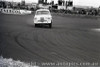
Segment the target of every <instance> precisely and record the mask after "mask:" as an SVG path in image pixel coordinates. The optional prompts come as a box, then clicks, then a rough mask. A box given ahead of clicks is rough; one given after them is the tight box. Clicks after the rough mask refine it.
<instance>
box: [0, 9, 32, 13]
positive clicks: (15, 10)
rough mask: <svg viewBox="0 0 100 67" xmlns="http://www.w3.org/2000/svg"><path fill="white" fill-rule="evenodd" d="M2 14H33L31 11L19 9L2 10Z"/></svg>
mask: <svg viewBox="0 0 100 67" xmlns="http://www.w3.org/2000/svg"><path fill="white" fill-rule="evenodd" d="M0 12H1V13H4V14H19V15H21V14H31V13H32V12H31V11H29V10H18V9H7V8H6V9H3V8H0Z"/></svg>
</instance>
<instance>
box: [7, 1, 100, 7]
mask: <svg viewBox="0 0 100 67" xmlns="http://www.w3.org/2000/svg"><path fill="white" fill-rule="evenodd" d="M6 1H14V2H21V0H6ZM25 1H26V2H27V3H31V2H35V3H37V2H38V0H25ZM47 1H48V2H50V1H51V0H47ZM65 1H68V0H65ZM54 2H55V3H57V2H58V0H54ZM73 4H74V5H80V6H93V7H99V6H100V0H73Z"/></svg>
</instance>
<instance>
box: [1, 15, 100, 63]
mask: <svg viewBox="0 0 100 67" xmlns="http://www.w3.org/2000/svg"><path fill="white" fill-rule="evenodd" d="M52 16H53V27H52V28H48V26H38V27H34V23H33V17H34V15H4V14H0V55H2V56H3V57H5V58H13V59H14V60H21V61H26V62H31V61H32V62H100V32H99V31H96V30H94V29H98V28H100V18H97V17H76V16H59V15H55V14H52Z"/></svg>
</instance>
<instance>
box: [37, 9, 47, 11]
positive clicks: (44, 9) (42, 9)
mask: <svg viewBox="0 0 100 67" xmlns="http://www.w3.org/2000/svg"><path fill="white" fill-rule="evenodd" d="M37 11H49V10H48V9H38V10H37Z"/></svg>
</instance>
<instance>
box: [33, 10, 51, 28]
mask: <svg viewBox="0 0 100 67" xmlns="http://www.w3.org/2000/svg"><path fill="white" fill-rule="evenodd" d="M34 24H35V26H36V25H37V24H48V25H49V26H50V27H52V16H51V13H50V11H49V10H48V9H39V10H37V11H36V13H35V16H34Z"/></svg>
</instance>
